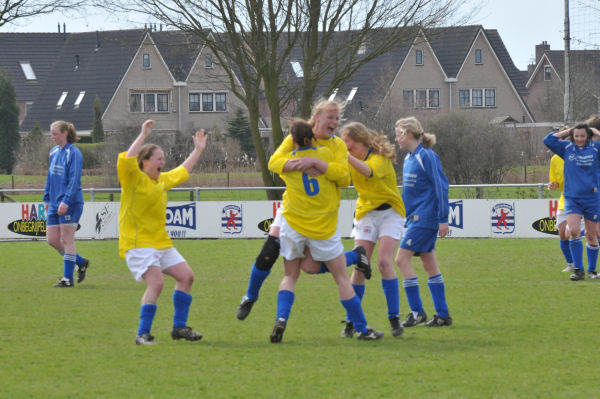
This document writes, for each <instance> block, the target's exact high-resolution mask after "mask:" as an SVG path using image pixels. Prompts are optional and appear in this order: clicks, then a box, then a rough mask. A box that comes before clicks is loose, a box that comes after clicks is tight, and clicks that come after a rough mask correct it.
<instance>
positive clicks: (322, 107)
mask: <svg viewBox="0 0 600 399" xmlns="http://www.w3.org/2000/svg"><path fill="white" fill-rule="evenodd" d="M331 108H335V109H336V110H337V111H338V112H339V114H340V119H341V118H342V113H343V112H344V106H343V105H342V104H340V103H338V102H337V101H330V100H326V99H321V100H319V101H318V102H317V103H316V104H315V105H314V106H313V108H312V111H311V113H310V119H309V120H308V124H309V125H310V126H311V127H315V116H317V115H320V114H322V113H323V112H325V111H326V110H328V109H331Z"/></svg>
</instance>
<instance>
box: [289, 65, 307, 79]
mask: <svg viewBox="0 0 600 399" xmlns="http://www.w3.org/2000/svg"><path fill="white" fill-rule="evenodd" d="M290 63H291V64H292V68H293V69H294V73H295V74H296V77H297V78H303V77H304V70H303V69H302V65H300V63H299V62H298V61H291V62H290Z"/></svg>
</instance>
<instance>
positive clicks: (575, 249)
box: [569, 237, 583, 270]
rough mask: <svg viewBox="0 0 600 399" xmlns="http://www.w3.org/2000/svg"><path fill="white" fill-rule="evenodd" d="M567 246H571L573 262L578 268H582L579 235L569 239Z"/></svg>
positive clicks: (581, 246)
mask: <svg viewBox="0 0 600 399" xmlns="http://www.w3.org/2000/svg"><path fill="white" fill-rule="evenodd" d="M569 247H570V248H571V256H573V264H574V265H575V267H576V268H578V269H579V270H583V244H582V243H581V237H579V238H576V239H574V240H569Z"/></svg>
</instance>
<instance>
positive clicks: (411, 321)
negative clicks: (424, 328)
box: [402, 312, 427, 327]
mask: <svg viewBox="0 0 600 399" xmlns="http://www.w3.org/2000/svg"><path fill="white" fill-rule="evenodd" d="M426 321H427V314H426V313H425V312H423V313H415V312H410V313H409V314H408V316H406V319H404V322H403V323H402V326H403V327H414V326H416V325H417V324H421V323H425V322H426Z"/></svg>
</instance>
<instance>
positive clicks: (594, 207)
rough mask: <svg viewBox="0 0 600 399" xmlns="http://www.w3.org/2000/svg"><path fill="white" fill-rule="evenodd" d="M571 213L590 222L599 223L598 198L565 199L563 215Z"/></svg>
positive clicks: (599, 203)
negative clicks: (581, 216)
mask: <svg viewBox="0 0 600 399" xmlns="http://www.w3.org/2000/svg"><path fill="white" fill-rule="evenodd" d="M573 213H574V214H577V215H583V217H584V219H587V220H591V221H592V222H600V201H598V198H573V197H565V214H567V215H571V214H573Z"/></svg>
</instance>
